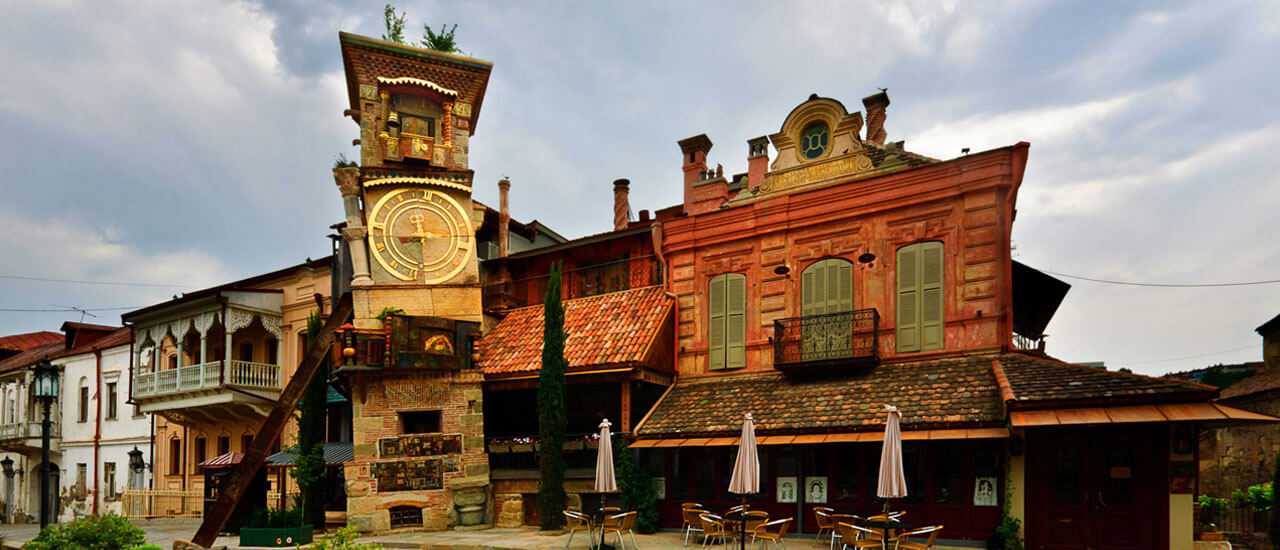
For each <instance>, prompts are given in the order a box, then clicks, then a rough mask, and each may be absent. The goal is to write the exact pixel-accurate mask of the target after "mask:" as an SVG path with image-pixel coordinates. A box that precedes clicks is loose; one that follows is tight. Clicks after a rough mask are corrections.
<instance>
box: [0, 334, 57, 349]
mask: <svg viewBox="0 0 1280 550" xmlns="http://www.w3.org/2000/svg"><path fill="white" fill-rule="evenodd" d="M61 341H62V335H61V334H59V333H57V332H50V331H47V330H42V331H40V332H28V333H25V334H13V335H10V336H0V350H12V351H23V350H26V349H30V348H32V347H35V346H38V345H40V344H47V343H49V342H61Z"/></svg>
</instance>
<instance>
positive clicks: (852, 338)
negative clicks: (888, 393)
mask: <svg viewBox="0 0 1280 550" xmlns="http://www.w3.org/2000/svg"><path fill="white" fill-rule="evenodd" d="M879 347H880V314H879V312H877V311H876V310H875V309H874V308H867V309H855V310H852V311H842V312H839V313H826V314H822V315H808V316H804V317H791V318H788V319H778V320H777V321H774V322H773V366H774V368H776V369H778V370H807V369H809V368H822V367H840V366H860V365H874V364H875V363H877V362H878V361H879V360H880V355H879V354H880V352H879Z"/></svg>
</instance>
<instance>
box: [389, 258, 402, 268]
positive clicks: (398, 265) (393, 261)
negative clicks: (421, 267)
mask: <svg viewBox="0 0 1280 550" xmlns="http://www.w3.org/2000/svg"><path fill="white" fill-rule="evenodd" d="M387 263H389V264H390V265H391V269H395V268H397V267H400V264H399V263H398V262H396V261H395V260H391V261H390V262H387Z"/></svg>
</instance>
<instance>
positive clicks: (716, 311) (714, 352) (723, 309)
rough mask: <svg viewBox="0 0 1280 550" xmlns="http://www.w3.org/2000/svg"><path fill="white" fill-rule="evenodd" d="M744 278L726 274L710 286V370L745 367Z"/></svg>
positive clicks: (745, 280) (745, 303)
mask: <svg viewBox="0 0 1280 550" xmlns="http://www.w3.org/2000/svg"><path fill="white" fill-rule="evenodd" d="M746 294H747V276H746V275H743V274H741V273H725V274H723V275H719V276H717V277H715V278H713V279H711V282H710V284H709V288H708V296H707V305H708V309H709V310H710V316H709V319H708V321H709V322H708V334H707V340H708V354H709V356H710V369H711V370H721V369H739V368H742V367H745V366H747V345H746V344H747V322H746V317H747V315H746V313H747V296H746Z"/></svg>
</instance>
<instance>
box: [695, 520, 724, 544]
mask: <svg viewBox="0 0 1280 550" xmlns="http://www.w3.org/2000/svg"><path fill="white" fill-rule="evenodd" d="M698 523H699V524H701V525H702V547H703V548H706V547H707V544H708V543H710V542H711V539H714V538H717V537H718V538H719V539H720V544H722V545H723V544H726V542H725V535H726V533H725V530H724V520H723V519H722V518H721V517H720V516H717V515H715V514H707V513H702V514H699V515H698Z"/></svg>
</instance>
